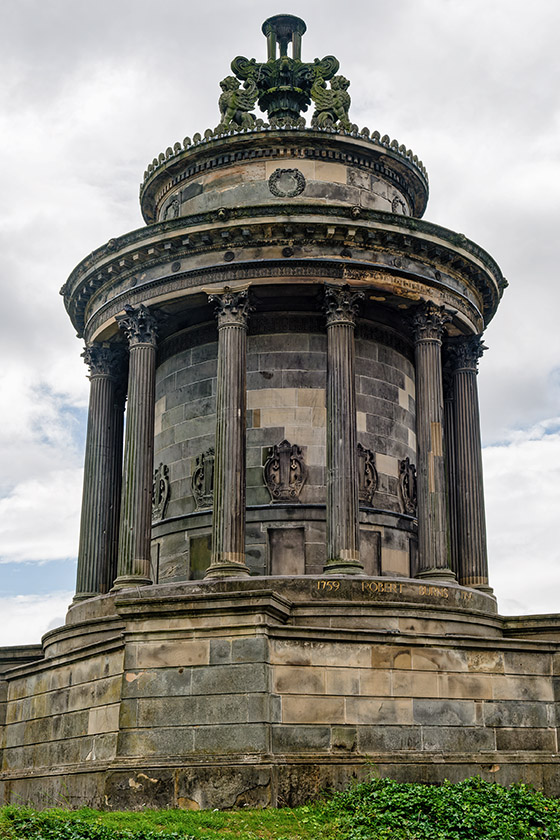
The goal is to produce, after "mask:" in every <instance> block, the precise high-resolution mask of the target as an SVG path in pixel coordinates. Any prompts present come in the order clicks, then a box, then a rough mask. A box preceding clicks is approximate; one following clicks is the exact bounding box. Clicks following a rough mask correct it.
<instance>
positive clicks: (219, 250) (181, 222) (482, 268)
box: [61, 204, 507, 335]
mask: <svg viewBox="0 0 560 840" xmlns="http://www.w3.org/2000/svg"><path fill="white" fill-rule="evenodd" d="M284 219H285V221H284ZM310 242H313V243H316V244H321V243H324V245H325V246H326V248H325V250H326V253H325V258H326V259H330V258H335V259H336V261H337V262H338V261H339V260H340V259H341V258H344V259H345V261H346V262H347V263H348V264H352V263H353V262H354V261H355V260H356V259H357V260H358V262H360V259H361V260H362V261H363V258H364V255H365V256H366V262H368V261H369V262H370V263H371V264H372V267H373V266H374V264H375V259H374V258H373V257H374V255H375V254H385V255H387V254H392V255H394V259H393V262H394V264H395V265H394V269H395V270H396V271H398V270H399V265H398V262H399V259H400V257H401V256H405V257H408V258H410V259H414V260H415V261H418V262H420V263H421V264H422V265H424V266H426V267H427V269H428V271H429V273H431V274H432V275H433V278H434V279H435V280H436V281H437V279H438V277H437V274H438V272H440V273H446V274H450V275H452V276H455V277H457V278H458V279H459V280H460V281H461V282H463V283H467V284H468V285H470V286H471V287H472V288H473V289H475V290H477V293H478V294H479V295H480V297H481V301H482V307H483V311H484V321H485V323H488V322H489V321H490V319H491V318H492V316H493V315H494V313H495V310H496V308H497V305H498V303H499V300H500V298H501V295H502V293H503V290H504V289H505V287H506V286H507V283H506V281H505V280H504V278H503V276H502V274H501V271H500V269H499V267H498V265H497V264H496V262H495V261H494V260H493V259H492V257H490V255H489V254H487V253H486V251H484V250H483V249H482V248H480V247H479V246H478V245H476V244H475V243H473V242H471V241H470V240H468V239H467V238H466V237H465V236H463V235H462V234H457V233H454V232H453V231H449V230H447V229H446V228H443V227H440V226H439V225H435V224H433V223H431V222H426V221H423V220H419V219H413V218H410V217H407V216H397V217H396V216H395V215H394V214H392V213H386V212H383V211H380V210H365V209H362V208H346V207H340V206H332V205H329V206H324V207H321V208H318V207H317V206H316V205H302V204H297V205H293V204H282V205H276V206H275V207H274V208H271V207H270V206H269V205H260V206H253V207H245V208H234V209H232V210H231V211H228V213H227V219H224V218H223V213H220V211H213V212H208V213H204V214H202V213H201V214H197V215H195V216H190V217H181V218H177V219H173V220H169V221H165V222H161V223H159V224H156V225H150V226H148V227H144V228H140V229H138V230H135V231H132V232H131V233H128V234H125V235H124V236H121V237H119V238H118V239H114V240H110V241H109V242H108V243H107V244H106V245H104V246H102V247H101V248H98V249H96V250H95V251H94V252H93V253H92V254H90V255H89V256H88V257H86V258H85V259H84V260H83V261H82V262H81V263H79V265H78V266H77V267H76V268H75V269H74V271H73V272H72V273H71V275H70V277H69V278H68V281H67V282H66V284H65V285H64V286H63V288H62V289H61V294H63V295H64V301H65V305H66V309H67V311H68V313H69V315H70V317H71V319H72V322H73V324H74V326H75V328H76V330H77V332H78V333H79V334H80V335H81V334H83V331H84V328H85V323H86V320H87V317H86V307H87V305H88V304H89V302H90V300H91V298H92V296H93V295H94V294H95V293H96V292H98V291H99V290H100V289H103V290H107V291H110V289H111V287H112V286H113V285H114V283H115V282H116V281H117V282H118V281H122V280H123V279H125V278H128V277H133V276H134V274H135V273H137V272H139V271H145V270H146V269H147V268H150V267H153V266H157V265H161V264H164V263H166V262H171V266H172V270H173V264H174V263H176V262H178V261H180V260H185V259H186V260H188V259H189V257H191V256H193V255H197V254H203V253H207V252H214V253H216V254H220V257H219V259H218V263H220V262H222V261H225V262H228V258H233V261H232V263H231V264H232V266H233V265H237V264H238V262H240V261H243V252H244V250H246V249H247V247H249V246H250V247H254V246H257V245H258V246H260V247H263V246H270V245H273V244H274V243H285V244H286V245H287V246H293V245H294V244H298V243H301V244H308V243H310ZM338 247H340V251H339V252H336V250H335V251H333V248H334V249H336V248H338ZM292 251H293V248H292ZM368 253H369V256H368ZM351 257H353V259H352V258H351ZM180 268H184V266H180Z"/></svg>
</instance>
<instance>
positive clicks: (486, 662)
mask: <svg viewBox="0 0 560 840" xmlns="http://www.w3.org/2000/svg"><path fill="white" fill-rule="evenodd" d="M43 651H44V657H43V658H41V659H37V660H34V661H27V662H24V663H22V664H20V665H18V666H17V667H13V666H14V661H16V660H14V656H13V654H12V655H11V656H10V649H9V648H8V649H4V650H0V666H1V665H2V663H3V667H4V669H6V668H8V669H10V670H5V673H4V675H3V676H4V679H5V680H6V681H7V682H8V683H9V692H8V697H9V699H8V701H7V713H6V721H8V722H7V723H6V724H5V726H4V733H3V735H4V739H3V743H4V749H3V770H2V773H1V774H0V785H1V788H0V789H1V790H2V791H3V797H4V801H5V802H26V803H30V804H35V805H39V806H47V805H56V804H61V803H66V804H69V805H70V806H71V807H77V806H79V805H89V806H93V807H100V808H113V809H117V808H118V809H122V808H125V809H128V808H132V809H135V808H138V809H140V808H143V807H158V808H165V807H177V808H230V807H239V806H243V805H250V806H265V805H296V804H298V803H301V802H304V801H306V800H308V799H309V798H311V797H312V796H315V795H316V794H317V793H319V791H320V790H322V789H324V788H325V787H331V788H340V787H342V786H344V785H346V784H348V783H349V782H350V781H351V779H352V778H353V777H354V776H357V777H366V776H368V775H369V774H370V773H371V772H372V765H375V772H376V773H378V774H381V775H389V776H393V777H395V778H397V779H401V780H408V781H423V782H441V781H443V779H445V778H448V779H451V780H454V781H455V780H459V779H461V778H464V777H466V776H469V775H473V774H476V773H477V774H480V775H482V776H484V777H486V778H489V779H493V780H495V781H498V782H502V783H504V784H510V783H512V782H516V781H525V782H529V783H531V784H533V785H535V786H536V787H538V788H541V789H543V790H544V791H545V792H546V793H547V794H549V795H551V796H558V795H560V772H559V771H560V759H559V757H558V753H557V747H556V728H555V727H554V726H550V725H549V724H548V721H551V720H553V719H554V717H553V714H554V710H555V705H554V702H553V699H552V698H553V697H554V692H553V680H554V677H553V676H552V675H553V674H555V673H557V671H558V660H559V658H560V657H559V656H558V654H559V653H560V616H542V617H535V616H532V617H530V618H525V619H523V618H517V619H514V618H512V617H508V618H507V619H503V618H501V617H500V616H499V615H497V613H496V602H495V600H494V598H492V597H490V596H488V595H486V594H484V593H482V592H480V591H477V590H473V589H466V588H465V587H461V586H458V585H457V584H455V583H450V584H446V583H444V582H442V581H437V582H431V581H429V580H426V581H417V580H412V579H409V578H387V577H385V578H384V577H375V578H374V577H365V576H361V577H356V576H353V575H352V576H343V575H341V576H337V577H330V576H324V577H308V576H305V577H304V576H301V577H259V578H250V579H242V578H237V579H235V580H234V579H229V580H220V579H218V580H207V581H191V582H188V583H183V584H165V585H157V586H145V587H140V588H138V589H129V588H127V589H123V590H120V591H119V592H116V593H112V594H110V595H105V596H99V597H97V598H92V599H91V600H89V601H84V602H80V603H76V604H75V605H73V606H72V607H71V608H70V611H69V613H68V617H67V623H66V624H65V625H64V626H63V627H60V628H57V629H56V630H53V631H50V632H49V633H47V634H46V636H45V637H44V638H43ZM555 669H556V670H555Z"/></svg>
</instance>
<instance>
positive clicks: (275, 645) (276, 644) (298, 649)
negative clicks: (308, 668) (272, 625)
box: [270, 639, 313, 665]
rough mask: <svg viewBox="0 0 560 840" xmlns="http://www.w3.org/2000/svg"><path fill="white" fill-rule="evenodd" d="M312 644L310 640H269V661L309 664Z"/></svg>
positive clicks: (278, 663) (284, 663) (285, 663)
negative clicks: (297, 642)
mask: <svg viewBox="0 0 560 840" xmlns="http://www.w3.org/2000/svg"><path fill="white" fill-rule="evenodd" d="M312 651H313V645H312V643H311V642H300V643H299V644H297V645H296V644H294V643H293V642H284V641H282V640H280V639H278V640H275V641H271V647H270V662H271V664H272V665H311V656H312Z"/></svg>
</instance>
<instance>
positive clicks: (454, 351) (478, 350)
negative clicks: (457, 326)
mask: <svg viewBox="0 0 560 840" xmlns="http://www.w3.org/2000/svg"><path fill="white" fill-rule="evenodd" d="M485 350H488V348H487V347H486V346H485V344H484V342H483V341H482V336H480V335H469V336H465V337H463V338H460V339H455V340H454V341H452V342H449V344H448V345H447V347H446V352H447V356H448V358H449V364H450V366H451V369H452V371H453V373H457V372H458V371H459V370H471V371H475V373H476V371H477V369H478V360H479V359H480V357H481V356H482V354H483V353H484V351H485Z"/></svg>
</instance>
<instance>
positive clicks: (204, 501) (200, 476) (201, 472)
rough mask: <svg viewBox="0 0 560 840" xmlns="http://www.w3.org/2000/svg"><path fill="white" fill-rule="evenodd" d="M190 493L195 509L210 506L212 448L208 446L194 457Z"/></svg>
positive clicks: (212, 482) (212, 476) (212, 491)
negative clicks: (194, 463)
mask: <svg viewBox="0 0 560 840" xmlns="http://www.w3.org/2000/svg"><path fill="white" fill-rule="evenodd" d="M192 493H193V496H194V500H195V502H196V509H197V510H201V509H205V508H211V507H212V501H213V497H214V449H213V447H210V449H207V450H206V452H203V453H202V455H198V456H197V458H196V467H195V470H194V472H193V474H192Z"/></svg>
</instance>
